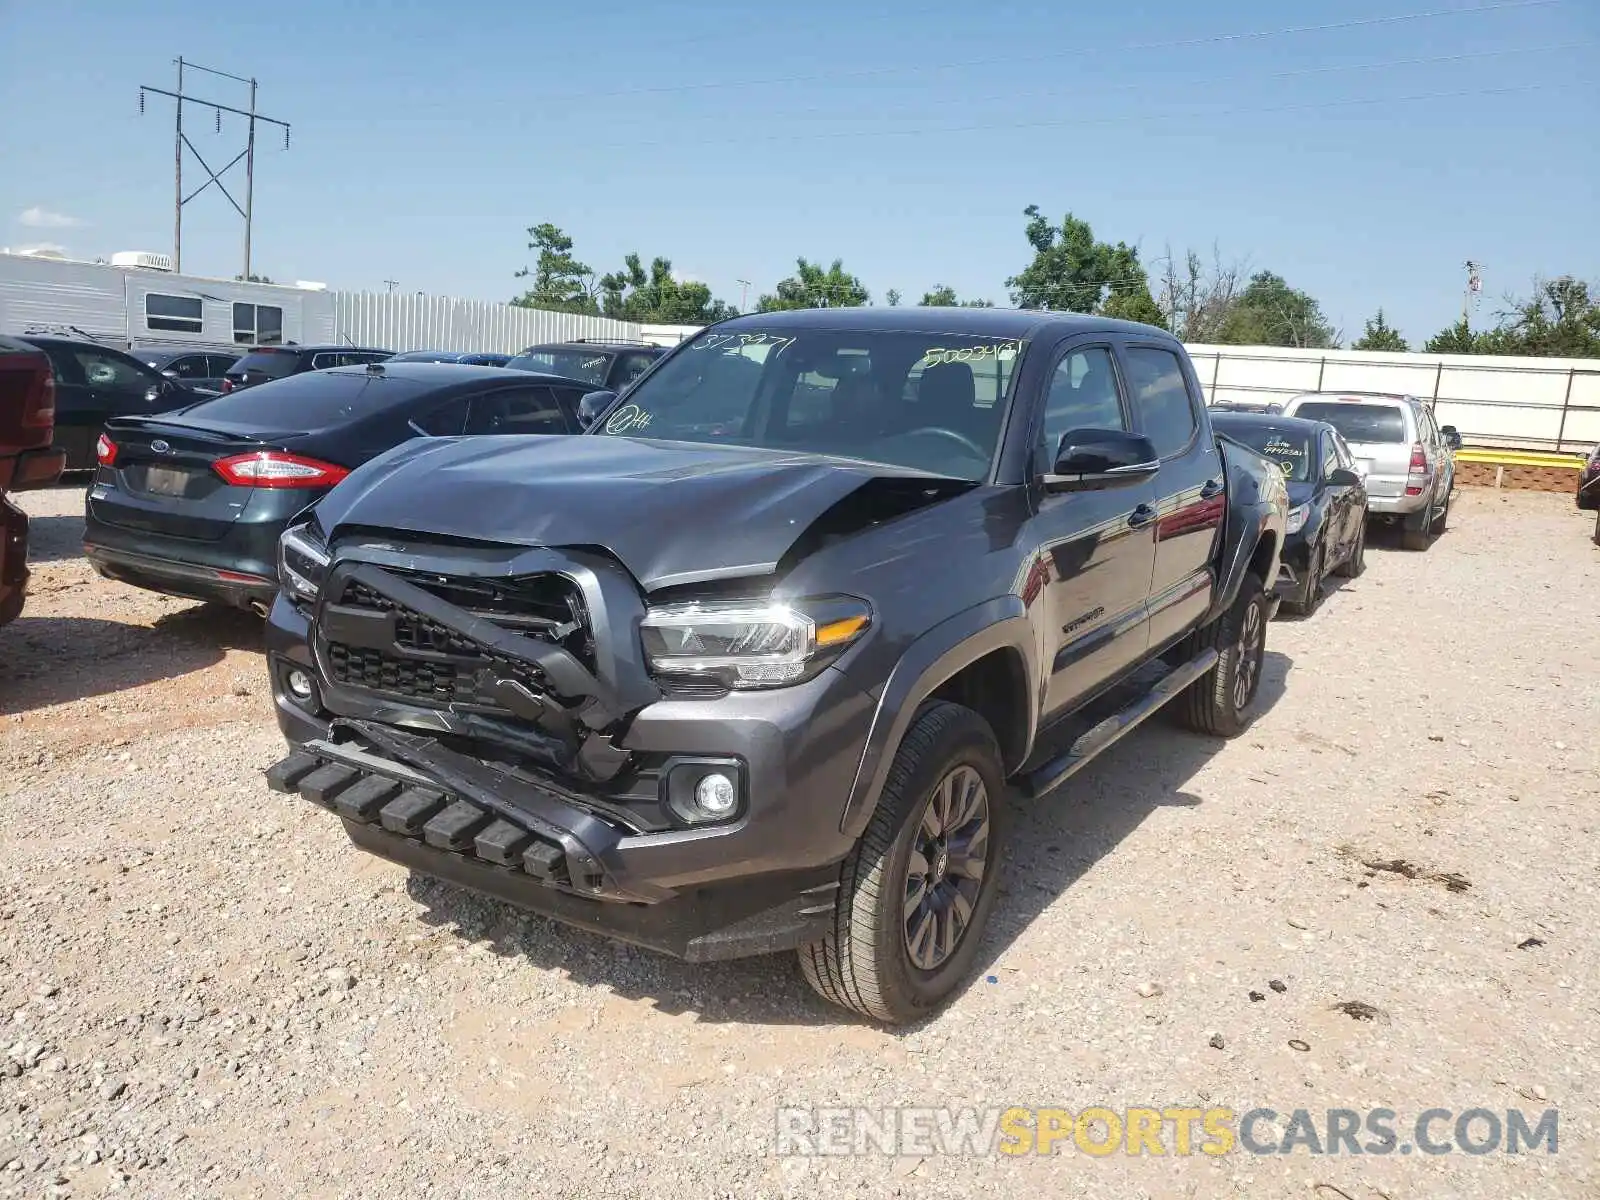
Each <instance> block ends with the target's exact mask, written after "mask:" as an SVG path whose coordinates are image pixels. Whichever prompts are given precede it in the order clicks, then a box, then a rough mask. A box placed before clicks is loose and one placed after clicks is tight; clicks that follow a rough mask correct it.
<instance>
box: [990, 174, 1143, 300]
mask: <svg viewBox="0 0 1600 1200" xmlns="http://www.w3.org/2000/svg"><path fill="white" fill-rule="evenodd" d="M1023 215H1024V216H1026V217H1027V218H1028V224H1027V226H1026V227H1025V228H1024V231H1023V232H1024V235H1025V236H1026V237H1027V239H1028V244H1029V245H1031V246H1032V247H1033V261H1032V262H1031V263H1029V264H1028V265H1027V266H1026V267H1024V268H1023V269H1022V271H1021V272H1020V273H1019V274H1017V275H1013V276H1012V277H1011V278H1010V279H1007V280H1006V286H1007V287H1008V288H1010V289H1011V300H1012V302H1013V303H1014V304H1016V305H1017V307H1018V308H1052V309H1065V310H1066V311H1068V312H1083V313H1099V314H1101V315H1103V316H1109V317H1120V318H1122V319H1124V320H1131V321H1144V322H1146V323H1147V324H1151V325H1160V326H1162V327H1163V328H1165V327H1166V321H1165V319H1164V317H1163V316H1162V313H1161V309H1160V308H1159V307H1158V306H1157V305H1156V302H1155V300H1154V299H1152V298H1151V295H1150V279H1149V276H1148V275H1147V274H1146V273H1145V269H1144V265H1143V264H1142V263H1141V262H1140V261H1139V250H1138V248H1137V247H1135V246H1130V245H1128V244H1127V243H1126V242H1118V243H1117V244H1116V245H1112V244H1111V243H1109V242H1100V241H1096V240H1095V236H1094V230H1093V228H1091V227H1090V225H1089V223H1088V222H1087V221H1082V220H1079V219H1078V218H1077V217H1075V216H1073V215H1072V214H1071V213H1068V214H1067V215H1066V216H1065V217H1064V218H1063V219H1062V222H1061V226H1060V228H1057V227H1055V226H1053V225H1051V224H1050V222H1049V221H1048V220H1047V219H1046V218H1045V217H1044V216H1043V215H1042V214H1041V213H1040V212H1039V206H1038V205H1037V204H1030V205H1028V207H1027V208H1025V209H1024V210H1023Z"/></svg>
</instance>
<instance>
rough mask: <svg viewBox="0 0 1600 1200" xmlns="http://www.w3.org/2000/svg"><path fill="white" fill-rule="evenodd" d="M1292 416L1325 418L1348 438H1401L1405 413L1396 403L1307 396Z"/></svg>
mask: <svg viewBox="0 0 1600 1200" xmlns="http://www.w3.org/2000/svg"><path fill="white" fill-rule="evenodd" d="M1293 415H1294V416H1297V417H1303V418H1304V419H1305V420H1307V421H1326V422H1327V423H1328V424H1329V425H1332V426H1333V427H1334V428H1335V429H1337V430H1338V431H1339V433H1340V434H1341V435H1342V436H1343V438H1344V440H1345V441H1347V442H1358V443H1359V442H1366V443H1369V444H1371V443H1384V442H1392V443H1398V442H1404V441H1405V440H1406V419H1405V414H1404V413H1402V412H1401V411H1400V407H1399V405H1395V404H1363V403H1360V402H1358V401H1349V400H1307V401H1306V402H1305V403H1304V404H1300V405H1297V406H1296V407H1295V410H1294V413H1293Z"/></svg>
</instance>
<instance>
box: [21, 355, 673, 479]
mask: <svg viewBox="0 0 1600 1200" xmlns="http://www.w3.org/2000/svg"><path fill="white" fill-rule="evenodd" d="M19 340H21V341H23V342H25V343H26V344H27V345H29V346H32V347H33V348H35V349H36V350H39V351H41V352H43V353H44V354H45V355H46V356H47V357H48V359H49V362H50V367H51V372H52V375H53V378H54V381H55V393H56V406H57V416H56V433H55V446H56V448H57V449H59V450H61V451H62V452H64V453H65V455H66V470H68V471H88V470H93V469H94V467H95V465H96V461H97V454H96V444H97V441H98V439H99V436H100V433H101V431H102V430H103V429H104V427H105V424H106V422H107V421H109V420H111V419H113V418H118V417H138V416H153V415H156V414H163V413H173V412H181V411H184V410H187V409H188V408H189V407H191V406H192V405H195V404H198V403H200V402H202V401H204V400H206V399H207V398H209V397H211V396H215V395H218V394H228V393H232V392H237V391H242V390H243V389H245V388H249V387H256V386H259V385H261V384H263V383H268V382H271V381H273V380H280V379H287V378H289V377H290V376H293V375H300V374H304V373H306V372H309V371H322V370H331V369H334V368H339V367H352V366H356V367H359V366H365V365H367V364H368V363H374V362H388V361H395V362H432V363H453V364H457V365H467V366H494V367H502V368H511V369H514V370H521V371H532V372H534V373H536V374H543V375H560V376H563V377H565V378H570V379H574V380H579V381H581V382H583V383H586V384H589V385H592V386H593V387H596V388H611V389H613V390H615V389H619V388H621V387H623V386H626V384H628V383H630V382H632V380H634V379H636V378H638V376H639V375H640V374H641V373H642V372H643V371H644V370H645V369H646V368H647V367H648V366H649V365H650V364H651V363H652V362H654V361H655V360H656V359H657V358H659V357H660V356H661V355H662V354H663V353H665V351H664V349H663V348H662V347H659V346H655V345H651V344H647V343H642V342H638V343H636V342H617V341H610V340H606V341H587V340H584V339H581V338H580V339H576V340H572V341H565V342H549V343H542V344H539V345H535V346H528V347H526V348H525V349H524V350H523V351H522V352H521V353H520V354H516V355H511V354H491V353H471V352H459V353H458V352H454V351H442V350H416V351H407V352H405V353H403V354H399V355H396V354H395V353H394V352H393V351H391V350H386V349H382V348H380V347H375V346H355V345H351V344H348V343H343V344H328V345H305V346H302V345H297V344H293V343H290V344H286V345H270V346H251V347H248V348H247V349H245V351H244V352H243V353H242V354H235V353H230V352H225V351H218V350H217V349H216V348H215V347H188V348H184V347H135V348H134V349H133V350H131V351H124V350H120V349H118V348H116V347H114V346H107V345H104V344H102V343H100V342H97V341H94V340H92V339H90V338H88V337H87V336H86V335H82V334H80V333H77V332H75V331H62V332H48V333H47V332H38V333H32V332H30V333H28V334H26V335H24V336H23V337H22V338H21V339H19Z"/></svg>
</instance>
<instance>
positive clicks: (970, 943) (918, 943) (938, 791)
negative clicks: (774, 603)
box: [800, 703, 1005, 1025]
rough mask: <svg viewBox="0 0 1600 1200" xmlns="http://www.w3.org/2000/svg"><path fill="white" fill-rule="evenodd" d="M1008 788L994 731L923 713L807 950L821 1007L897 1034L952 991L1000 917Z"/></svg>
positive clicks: (974, 718)
mask: <svg viewBox="0 0 1600 1200" xmlns="http://www.w3.org/2000/svg"><path fill="white" fill-rule="evenodd" d="M1004 786H1005V774H1004V770H1003V769H1002V767H1001V763H1000V749H999V747H998V746H997V745H996V744H995V738H994V733H993V731H992V730H991V729H990V728H989V725H988V722H986V721H985V720H984V719H983V718H982V717H980V716H979V715H978V714H977V713H975V712H973V711H972V710H971V709H969V708H963V707H962V706H961V705H958V704H947V703H936V704H930V705H928V706H926V707H925V708H923V710H922V711H921V712H920V713H918V715H917V718H916V720H915V721H914V722H913V723H912V725H911V728H910V729H909V730H908V731H907V733H906V736H905V740H904V741H902V742H901V743H900V748H899V750H898V751H896V753H895V758H894V763H893V765H892V766H891V767H890V769H889V778H888V781H887V782H886V783H885V784H884V789H883V795H882V796H881V797H880V798H879V800H878V807H877V809H876V811H874V813H873V815H872V820H871V822H870V823H869V824H868V826H867V831H866V832H865V833H864V834H862V836H861V840H860V841H859V842H857V843H856V848H855V850H854V851H852V852H851V854H850V857H849V858H847V859H846V860H845V862H844V866H843V868H842V874H841V876H840V883H839V896H838V899H837V901H836V904H835V911H834V921H833V928H832V929H831V930H830V931H829V932H828V934H827V935H826V936H825V937H823V938H822V939H821V940H820V941H816V942H811V943H810V944H808V945H805V946H802V947H801V948H800V970H801V973H802V974H803V975H805V977H806V982H807V983H809V984H810V985H811V986H812V987H813V988H815V989H816V991H817V992H818V994H819V995H821V996H822V997H823V998H824V999H826V1000H831V1001H832V1002H833V1003H835V1004H838V1005H842V1006H843V1007H845V1008H849V1009H854V1010H855V1011H856V1012H858V1013H861V1014H862V1015H863V1016H867V1017H872V1018H874V1019H876V1020H879V1021H885V1022H888V1023H890V1024H896V1025H898V1024H903V1023H905V1022H907V1021H914V1020H916V1019H917V1018H919V1017H923V1016H926V1015H927V1014H928V1013H930V1012H932V1011H933V1010H934V1009H935V1008H937V1007H938V1006H939V1004H941V1003H942V1002H943V1001H944V1000H945V999H946V998H947V997H948V996H949V995H950V993H951V992H952V991H954V990H955V988H956V987H957V986H958V985H959V984H960V982H961V980H962V979H963V978H964V977H965V976H966V974H967V972H968V971H969V970H970V969H971V966H972V960H973V958H974V957H975V956H976V954H977V952H978V943H979V941H980V939H981V937H982V934H983V928H984V925H985V924H986V923H987V922H988V919H989V910H990V909H991V908H993V907H994V898H995V891H996V887H997V884H998V880H999V877H1000V872H999V865H1000V858H999V856H1000V852H1001V848H1002V840H1001V838H1002V833H1003V831H1004V828H1005V809H1004V804H1005V801H1004V795H1003V789H1004Z"/></svg>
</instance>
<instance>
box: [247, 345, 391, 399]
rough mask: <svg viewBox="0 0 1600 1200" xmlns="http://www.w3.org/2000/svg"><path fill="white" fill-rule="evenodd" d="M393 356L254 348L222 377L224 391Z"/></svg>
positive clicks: (338, 349)
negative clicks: (306, 372)
mask: <svg viewBox="0 0 1600 1200" xmlns="http://www.w3.org/2000/svg"><path fill="white" fill-rule="evenodd" d="M393 356H394V351H392V350H379V349H377V348H376V347H373V346H294V345H290V346H252V347H251V348H250V349H249V350H247V351H245V353H244V355H243V356H242V357H241V358H239V359H238V360H236V361H235V362H234V364H233V365H232V366H231V367H229V368H228V370H227V371H226V372H225V373H224V374H223V376H222V390H223V391H224V392H237V391H239V390H240V389H242V388H247V387H255V386H257V385H258V384H263V383H270V382H272V380H274V379H287V378H289V376H291V375H299V374H301V373H303V372H305V371H326V370H327V369H328V368H330V367H364V366H366V365H367V364H368V363H375V362H383V361H384V360H385V359H387V358H392V357H393Z"/></svg>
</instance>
